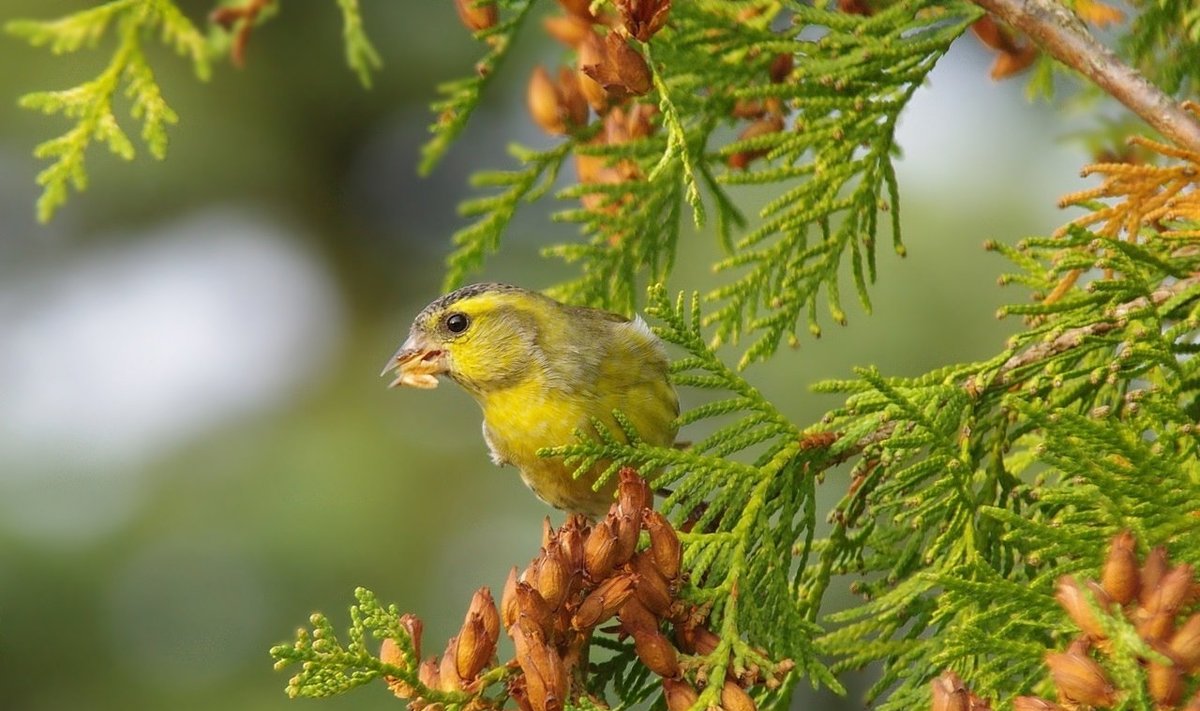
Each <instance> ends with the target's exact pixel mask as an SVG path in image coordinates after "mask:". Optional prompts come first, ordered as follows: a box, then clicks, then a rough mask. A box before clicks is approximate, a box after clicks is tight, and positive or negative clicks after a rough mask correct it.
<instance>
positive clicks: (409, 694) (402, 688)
mask: <svg viewBox="0 0 1200 711" xmlns="http://www.w3.org/2000/svg"><path fill="white" fill-rule="evenodd" d="M379 661H381V662H383V663H384V664H391V665H392V666H394V667H405V666H408V662H407V660H406V659H405V656H404V652H402V651H401V650H400V645H399V644H397V643H396V640H394V639H385V640H383V643H382V644H380V645H379ZM384 681H386V682H387V685H388V688H389V689H391V690H392V693H393V694H395V695H396V696H397V697H399V698H401V699H411V698H414V697H415V696H416V695H417V694H416V689H413V688H412V687H411V686H409V685H408V684H406V683H404V681H403V680H401V679H399V678H397V677H394V676H386V677H384Z"/></svg>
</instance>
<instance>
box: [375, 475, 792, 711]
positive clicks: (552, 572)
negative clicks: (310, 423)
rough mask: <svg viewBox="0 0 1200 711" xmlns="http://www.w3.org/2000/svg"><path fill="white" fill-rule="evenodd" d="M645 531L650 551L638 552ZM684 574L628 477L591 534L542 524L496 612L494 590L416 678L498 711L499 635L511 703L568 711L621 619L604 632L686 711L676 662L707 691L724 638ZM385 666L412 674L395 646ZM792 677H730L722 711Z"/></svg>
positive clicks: (417, 629) (755, 673) (644, 492)
mask: <svg viewBox="0 0 1200 711" xmlns="http://www.w3.org/2000/svg"><path fill="white" fill-rule="evenodd" d="M643 531H644V532H646V534H647V537H648V539H649V546H647V547H645V548H643V549H642V550H638V542H639V538H640V537H641V533H642V532H643ZM681 564H682V549H681V546H680V542H679V538H678V536H677V534H676V532H675V530H674V528H672V526H671V524H670V523H669V522H668V521H667V519H666V518H665V517H663V516H662V515H661V514H659V513H658V512H656V511H655V510H654V509H653V497H652V495H651V493H650V489H649V487H648V486H647V485H646V483H645V481H644V480H643V479H642V478H641V477H640V476H638V474H637V472H636V471H634V470H632V469H623V470H622V471H621V472H620V483H619V488H618V497H617V501H616V503H614V504H613V506H612V508H611V509H610V510H609V513H608V515H607V516H606V517H605V518H604V519H602V520H600V521H599V522H597V523H595V524H591V523H589V522H588V521H587V520H586V519H584V518H583V517H580V516H572V517H571V518H569V519H568V520H567V522H566V523H565V524H563V526H562V527H561V528H558V529H554V528H551V527H550V524H549V521H547V523H546V526H545V531H544V534H543V540H542V548H541V550H540V551H539V553H538V555H537V557H536V558H534V559H533V561H532V562H531V563H530V564H529V566H528V567H527V568H525V570H524V571H521V572H519V573H518V571H517V569H516V568H513V570H512V573H511V574H510V575H509V578H508V582H507V583H506V584H505V589H504V595H503V596H502V599H501V602H500V607H499V611H497V609H496V605H495V603H494V602H493V600H492V596H491V594H490V593H489V592H488V590H487V588H482V589H480V590H479V591H478V592H477V593H475V597H474V598H473V599H472V600H471V606H470V609H469V610H468V611H467V616H466V620H465V621H464V622H463V626H462V629H461V631H460V632H459V634H458V635H457V636H455V637H452V638H451V639H450V641H449V643H448V644H447V646H446V650H445V652H444V653H443V654H442V655H441V657H438V658H432V659H427V660H425V661H424V662H421V663H420V666H419V668H418V675H419V679H420V681H421V683H422V684H423V685H425V686H426V687H428V688H430V689H435V690H439V691H465V692H467V693H471V694H475V695H477V697H478V698H479V699H480V708H483V707H489V706H492V705H493V704H492V703H490V702H487V701H485V700H484V698H483V697H482V695H481V692H482V691H483V689H482V687H483V686H485V685H486V684H488V683H490V682H492V681H495V680H496V678H498V677H496V676H494V675H491V676H489V675H488V672H489V670H492V669H496V668H497V667H498V664H497V662H496V658H495V656H496V644H497V641H498V640H499V636H500V629H501V625H503V629H504V630H506V631H507V633H508V635H509V636H510V637H512V639H513V643H514V646H515V648H516V658H515V660H513V661H512V662H509V663H507V664H506V665H504V667H505V669H506V670H507V671H508V672H509V673H507V674H505V675H503V677H502V678H504V680H505V684H506V690H507V695H508V696H509V697H511V698H512V699H513V700H514V701H515V702H516V703H517V705H518V706H519V707H520V708H521V709H522V711H561V709H562V708H563V707H564V705H565V704H566V703H567V702H568V700H570V699H573V698H578V697H579V696H581V695H584V694H586V693H587V691H586V683H585V682H586V674H587V672H588V659H587V657H588V650H589V647H590V642H591V638H592V635H593V634H594V633H595V632H596V631H597V630H598V629H600V626H601V625H604V624H606V623H608V622H609V621H610V620H612V619H613V618H614V617H615V618H616V624H615V625H613V626H612V627H610V628H606V629H603V630H600V631H603V632H611V633H615V634H616V635H617V637H618V639H620V640H625V639H632V642H633V649H634V651H635V653H636V655H637V658H638V660H639V661H640V663H641V664H644V665H645V666H646V667H647V668H648V669H650V670H651V671H652V672H654V673H655V674H657V675H658V676H660V677H662V685H663V692H664V696H665V699H666V704H667V708H668V709H669V710H670V711H687V709H689V708H691V707H692V706H694V705H695V703H696V702H697V700H698V699H699V693H698V691H697V689H696V687H695V686H694V685H693V683H692V682H690V681H688V679H687V678H685V676H684V669H685V664H684V662H682V661H681V659H680V655H681V652H682V653H683V654H688V655H696V659H695V663H693V664H690V665H689V666H688V669H689V670H690V671H692V672H693V674H692V677H693V678H694V679H696V681H697V683H700V682H701V681H708V676H707V669H706V668H704V665H705V664H706V662H705V661H703V660H702V659H701V658H702V657H703V656H704V655H709V654H712V653H713V652H714V651H715V650H716V649H717V648H718V645H719V644H720V639H719V638H718V637H717V635H716V634H715V633H713V632H712V631H711V630H710V629H708V627H706V626H705V617H706V613H705V612H704V611H702V610H700V609H699V608H696V607H694V606H691V605H689V604H687V603H685V602H683V601H682V600H680V599H679V597H678V590H679V586H680V585H681V583H682V581H683V573H682V570H681ZM401 623H402V625H403V626H404V627H405V629H406V630H407V631H408V633H409V636H410V638H411V639H412V644H413V649H414V650H415V651H416V654H417V655H418V656H419V655H420V635H421V625H420V621H419V620H417V619H416V618H415V617H412V616H411V615H405V616H404V617H402V618H401ZM667 632H670V633H671V636H668V634H667ZM380 658H381V660H382V661H384V662H385V663H388V664H391V665H393V666H396V667H400V668H409V669H411V668H412V667H414V666H415V665H416V661H415V660H409V659H406V658H405V655H404V654H403V652H402V651H401V648H400V645H398V644H397V643H396V642H395V641H394V640H390V639H389V640H385V641H384V643H383V647H382V649H381V650H380ZM792 667H793V665H792V663H791V662H790V661H784V662H782V663H780V664H777V665H775V666H774V667H773V668H772V669H770V670H766V671H764V670H761V669H759V668H756V667H749V668H747V669H746V670H745V671H744V673H741V674H740V675H736V676H735V675H734V674H733V673H732V672H731V673H729V674H727V675H726V678H725V680H724V686H723V688H722V690H721V694H720V698H721V706H722V707H723V708H724V709H726V711H755V709H756V706H755V703H754V700H753V699H752V698H751V696H750V694H749V693H748V692H747V689H748V688H750V687H751V686H753V685H756V684H765V685H767V686H768V687H772V688H773V687H776V686H778V684H779V683H780V679H781V678H782V677H783V675H785V674H786V673H787V672H788V671H790V670H791V669H792ZM388 684H389V686H390V687H391V689H392V691H393V692H394V693H395V694H396V695H397V696H399V697H401V698H405V699H409V701H410V703H409V707H410V708H412V709H414V710H419V709H421V708H424V707H425V706H429V705H430V703H431V702H430V701H429V700H427V699H423V698H421V694H420V690H419V689H416V688H413V687H412V686H411V685H409V684H407V683H405V682H404V681H403V680H401V679H397V678H391V679H389V680H388ZM592 700H593V701H594V702H598V701H599V700H598V699H595V698H594V697H593V699H592Z"/></svg>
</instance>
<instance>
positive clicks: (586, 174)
mask: <svg viewBox="0 0 1200 711" xmlns="http://www.w3.org/2000/svg"><path fill="white" fill-rule="evenodd" d="M559 4H560V5H561V6H562V8H563V14H561V15H555V16H552V17H548V18H546V20H545V23H544V27H545V29H546V32H547V34H549V35H550V36H551V37H553V38H555V39H557V40H558V41H559V42H562V43H563V44H564V45H566V46H567V47H569V48H571V49H573V50H574V51H575V65H574V66H562V67H559V68H558V70H557V71H556V72H555V73H553V74H552V73H551V72H549V71H547V70H546V69H545V68H543V67H540V66H539V67H537V68H535V69H534V71H533V74H532V75H531V77H530V80H529V89H528V93H527V95H526V100H527V103H528V106H529V113H530V115H532V117H533V120H534V123H536V124H537V125H538V126H539V127H541V128H542V130H544V131H546V132H547V133H550V134H552V135H566V134H570V133H574V132H575V131H577V130H579V129H582V128H583V127H585V126H587V125H588V124H589V122H590V120H591V114H592V112H595V115H596V116H597V117H598V118H599V119H600V121H601V123H602V126H603V130H601V131H599V132H597V133H596V135H595V136H594V137H593V138H592V139H591V140H590V142H589V145H591V146H606V145H620V144H623V143H628V142H630V141H635V140H638V139H641V138H645V137H647V136H650V135H653V134H654V133H655V132H656V131H657V130H658V124H657V121H656V119H657V117H658V107H657V106H655V105H654V104H649V103H644V102H641V101H639V100H638V97H641V96H644V95H645V94H646V93H647V92H649V91H650V88H651V86H652V85H653V77H652V74H651V72H650V67H649V65H647V64H646V60H645V58H644V57H643V56H642V52H641V50H640V49H638V48H637V45H638V44H644V43H647V42H649V41H650V38H651V37H653V36H654V35H655V34H656V33H657V32H658V31H659V30H661V29H662V27H663V26H664V25H665V24H666V22H667V18H668V15H669V12H670V9H671V0H617V2H615V3H614V4H615V6H616V9H617V12H616V13H615V14H614V13H601V14H595V13H593V12H592V10H591V3H590V2H588V0H559ZM575 167H576V171H577V173H578V177H579V182H580V183H581V184H583V185H616V184H621V183H625V182H629V181H634V180H638V179H640V178H641V177H642V174H641V171H640V169H639V168H638V166H637V164H636V163H634V162H633V161H632V160H627V159H625V160H620V161H617V162H616V163H615V164H610V163H609V162H607V161H605V160H604V159H603V158H600V157H597V156H595V155H589V154H588V153H587V152H586V151H584V152H578V151H577V152H576V153H575ZM628 199H630V198H629V196H628V194H619V195H614V196H608V195H606V194H604V193H599V192H598V193H587V194H584V195H583V196H582V198H581V202H582V203H583V206H584V207H585V208H586V209H588V210H603V211H607V212H615V211H617V210H618V209H619V206H620V204H621V203H622V202H624V201H626V200H628Z"/></svg>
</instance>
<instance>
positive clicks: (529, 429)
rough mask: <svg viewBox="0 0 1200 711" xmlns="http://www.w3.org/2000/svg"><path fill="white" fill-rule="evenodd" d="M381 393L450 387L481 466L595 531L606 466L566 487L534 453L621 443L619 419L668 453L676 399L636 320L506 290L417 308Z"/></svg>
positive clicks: (479, 287)
mask: <svg viewBox="0 0 1200 711" xmlns="http://www.w3.org/2000/svg"><path fill="white" fill-rule="evenodd" d="M393 371H394V373H395V376H396V377H395V379H394V380H393V381H392V382H391V384H390V385H389V386H388V387H390V388H395V387H397V386H406V387H411V388H422V389H427V388H435V387H437V386H438V383H439V376H446V377H448V378H450V379H451V380H453V381H454V382H456V383H458V384H459V385H460V386H461V387H462V388H463V389H464V390H466V391H467V393H469V394H470V395H471V397H473V398H474V399H475V401H476V402H477V403H479V406H480V408H481V409H482V410H483V439H484V441H485V442H486V444H487V447H488V450H489V451H490V453H491V459H492V461H493V462H494V463H495V464H497V465H499V466H506V465H511V466H513V467H515V468H516V469H517V470H519V471H520V474H521V478H522V480H524V482H525V484H526V485H527V486H528V487H529V488H530V489H531V490H532V491H533V493H534V494H535V495H536V496H537V497H538V498H539V499H541V500H542V501H544V502H545V503H547V504H549V505H550V506H553V507H555V508H557V509H561V510H564V511H567V512H572V513H580V514H583V515H585V516H588V517H589V518H593V519H597V518H600V517H602V516H603V515H604V513H605V512H606V511H607V510H608V509H609V506H610V505H611V504H612V502H613V495H614V491H615V489H616V477H610V478H609V479H610V480H609V481H608V482H606V483H605V484H603V485H601V486H600V487H599V488H596V486H595V484H596V480H597V478H598V476H599V475H600V474H601V473H602V472H603V471H604V470H605V469H606V468H607V466H608V462H604V461H601V462H598V463H596V464H595V465H594V466H593V467H592V468H591V469H590V470H589V471H587V472H584V473H583V474H582V475H581V476H579V477H578V478H576V477H574V476H573V474H574V473H575V472H574V468H573V467H571V466H568V465H567V464H566V463H565V462H564V461H563V460H562V459H561V458H554V457H540V456H538V450H540V449H543V448H546V447H557V446H562V445H568V444H573V443H575V442H577V441H578V440H577V439H576V433H577V432H580V431H582V432H584V433H587V434H589V435H591V436H593V437H594V436H596V435H597V434H598V433H597V431H596V427H595V423H599V424H600V425H601V426H602V427H605V428H607V429H608V430H609V431H610V432H611V433H612V434H613V436H615V437H617V438H618V439H619V440H621V441H624V440H625V435H624V432H623V430H622V428H621V427H619V426H618V423H617V420H616V418H615V417H614V415H613V412H614V411H618V412H620V413H622V414H623V415H624V416H625V418H626V419H627V421H628V422H629V423H630V424H632V426H633V429H635V430H636V433H637V436H638V438H639V439H640V440H641V441H643V442H646V443H648V444H651V445H655V446H661V447H670V446H672V444H673V443H674V441H675V434H676V431H677V429H678V425H677V421H676V420H677V418H678V416H679V398H678V395H677V394H676V392H675V388H674V386H673V385H672V384H671V381H670V378H669V375H668V371H669V361H668V357H667V351H666V347H665V346H664V344H663V342H662V341H661V340H660V339H659V338H658V336H656V335H655V334H654V332H653V331H651V330H650V327H649V326H647V325H646V322H645V321H644V320H642V318H641V317H640V316H638V317H636V318H633V319H629V318H626V317H625V316H621V315H619V314H615V313H610V312H608V311H604V310H601V309H596V308H591V307H586V306H572V305H568V304H564V303H561V302H559V301H556V300H554V299H552V298H550V297H549V296H546V295H544V294H541V293H538V292H536V291H531V290H529V289H524V288H521V287H518V286H513V285H511V284H501V283H494V282H491V283H480V284H471V285H469V286H464V287H462V288H460V289H458V290H456V291H452V292H450V293H448V294H446V295H445V296H442V297H441V298H439V299H437V300H435V301H434V302H432V303H431V304H429V305H428V306H426V307H425V308H424V309H423V310H422V311H421V312H420V313H419V314H418V315H417V317H416V318H415V319H414V321H413V323H412V326H411V328H410V329H409V334H408V338H407V339H406V340H405V341H404V343H403V344H402V345H401V346H400V348H399V349H398V350H397V351H396V352H395V354H394V355H392V357H391V358H390V359H388V362H387V365H386V366H385V367H384V369H383V372H382V373H381V374H380V375H381V376H382V375H387V374H388V373H390V372H393Z"/></svg>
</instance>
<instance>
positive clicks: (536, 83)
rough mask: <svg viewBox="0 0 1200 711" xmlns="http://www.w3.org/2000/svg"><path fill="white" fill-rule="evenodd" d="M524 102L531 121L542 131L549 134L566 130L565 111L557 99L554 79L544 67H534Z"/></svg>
mask: <svg viewBox="0 0 1200 711" xmlns="http://www.w3.org/2000/svg"><path fill="white" fill-rule="evenodd" d="M526 103H527V104H528V106H529V113H530V115H531V116H533V121H534V123H536V124H537V125H538V126H540V127H541V129H542V130H543V131H545V132H546V133H551V134H561V133H566V132H567V125H566V121H565V120H564V119H565V113H566V112H565V111H563V110H562V106H561V103H560V101H559V96H558V89H557V88H556V87H555V86H554V80H553V79H551V78H550V73H549V72H547V71H546V68H545V67H541V66H539V67H535V68H534V70H533V74H532V75H531V76H530V77H529V89H528V91H527V92H526Z"/></svg>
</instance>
